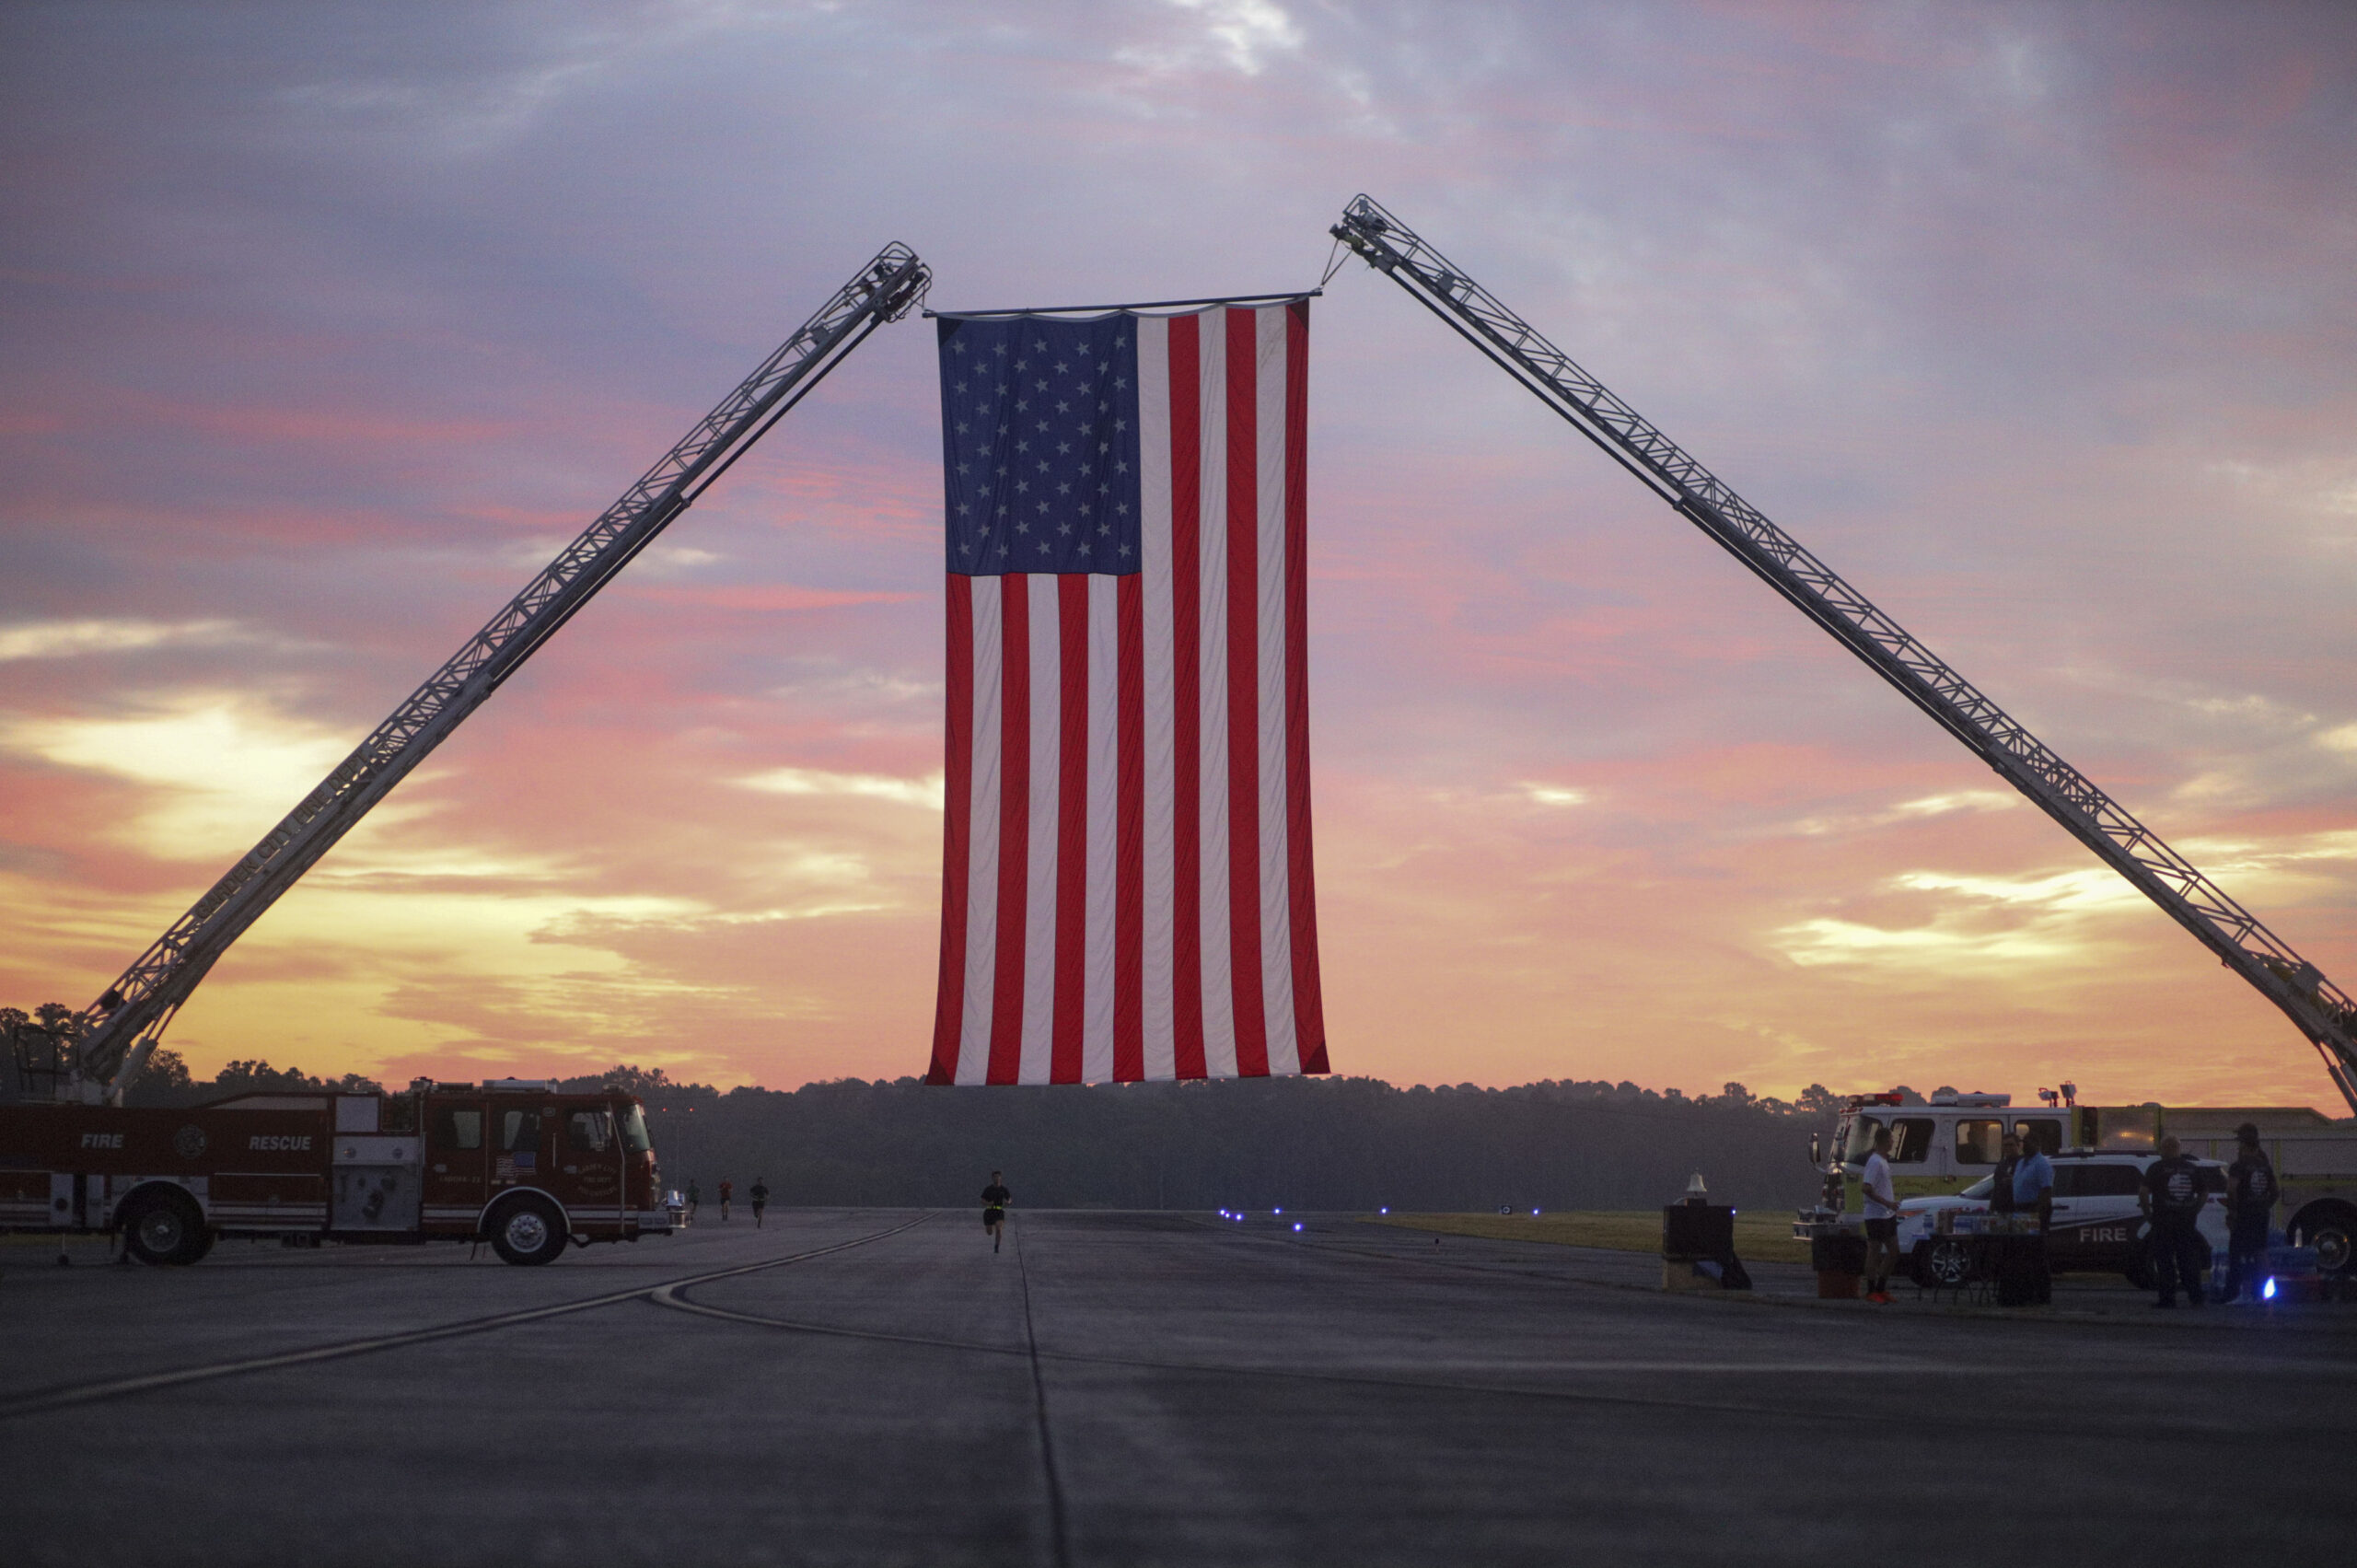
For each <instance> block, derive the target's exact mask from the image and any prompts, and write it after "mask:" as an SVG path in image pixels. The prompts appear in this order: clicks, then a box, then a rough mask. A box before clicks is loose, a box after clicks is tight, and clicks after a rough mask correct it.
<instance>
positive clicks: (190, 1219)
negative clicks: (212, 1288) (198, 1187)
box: [122, 1192, 213, 1265]
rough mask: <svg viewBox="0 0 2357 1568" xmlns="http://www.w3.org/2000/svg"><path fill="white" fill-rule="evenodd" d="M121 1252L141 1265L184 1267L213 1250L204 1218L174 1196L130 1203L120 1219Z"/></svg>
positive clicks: (165, 1194)
mask: <svg viewBox="0 0 2357 1568" xmlns="http://www.w3.org/2000/svg"><path fill="white" fill-rule="evenodd" d="M122 1249H123V1250H124V1251H126V1252H128V1253H130V1254H131V1255H132V1256H133V1257H134V1258H136V1259H138V1260H140V1261H141V1262H143V1263H158V1264H173V1265H185V1264H189V1263H193V1262H195V1261H196V1260H198V1259H199V1258H202V1257H203V1256H204V1255H205V1254H206V1253H207V1252H210V1251H211V1250H212V1249H213V1237H212V1236H211V1235H209V1234H208V1233H207V1232H206V1230H205V1228H204V1216H203V1215H202V1214H198V1213H197V1212H196V1205H195V1204H193V1203H192V1202H189V1201H188V1200H187V1199H185V1198H183V1197H181V1196H180V1194H178V1193H176V1192H158V1193H155V1194H152V1195H151V1196H148V1197H145V1198H141V1199H138V1200H136V1201H135V1202H134V1205H133V1208H132V1211H131V1213H129V1214H125V1215H124V1216H123V1217H122Z"/></svg>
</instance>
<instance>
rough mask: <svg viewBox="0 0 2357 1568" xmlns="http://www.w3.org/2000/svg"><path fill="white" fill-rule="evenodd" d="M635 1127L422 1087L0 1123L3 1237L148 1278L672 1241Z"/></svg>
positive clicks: (608, 1115)
mask: <svg viewBox="0 0 2357 1568" xmlns="http://www.w3.org/2000/svg"><path fill="white" fill-rule="evenodd" d="M661 1183H662V1178H661V1172H660V1170H659V1168H658V1167H657V1166H656V1158H655V1149H654V1145H653V1144H652V1142H651V1141H650V1140H649V1139H648V1137H647V1132H646V1116H645V1111H644V1108H643V1107H642V1106H641V1105H640V1104H639V1102H638V1101H637V1099H635V1098H633V1097H632V1096H630V1095H628V1094H625V1093H623V1092H621V1091H620V1090H611V1089H609V1090H599V1091H595V1092H591V1093H586V1094H582V1093H574V1094H566V1093H561V1092H559V1091H558V1090H557V1088H556V1086H555V1085H554V1084H553V1083H551V1082H548V1081H544V1080H531V1079H516V1078H506V1079H494V1080H491V1081H488V1082H485V1083H482V1084H479V1085H478V1084H437V1083H432V1082H429V1081H426V1080H420V1081H419V1082H418V1083H416V1084H413V1085H412V1086H411V1087H410V1088H409V1090H408V1091H407V1092H405V1093H399V1094H389V1095H376V1094H357V1095H354V1094H327V1093H321V1094H255V1095H241V1096H238V1097H235V1098H228V1099H222V1100H215V1101H213V1102H211V1103H209V1104H205V1105H199V1106H192V1107H188V1108H185V1109H156V1108H137V1109H124V1108H121V1107H114V1106H91V1105H59V1104H37V1103H36V1104H16V1105H5V1106H0V1228H5V1229H8V1230H14V1231H26V1230H35V1231H51V1232H69V1233H70V1232H84V1233H87V1232H92V1231H100V1232H107V1233H116V1232H120V1233H121V1234H122V1240H123V1249H124V1251H125V1252H126V1253H127V1254H128V1255H130V1256H131V1257H134V1258H136V1259H138V1260H141V1261H142V1262H147V1263H193V1262H195V1261H197V1260H199V1259H201V1258H203V1256H204V1255H205V1253H206V1252H207V1251H208V1250H210V1249H211V1248H212V1246H213V1243H214V1241H215V1238H217V1237H273V1236H274V1237H280V1238H281V1239H282V1240H284V1241H285V1242H286V1243H287V1244H288V1245H292V1246H307V1245H308V1246H316V1245H318V1244H319V1242H321V1241H339V1242H355V1241H371V1242H422V1241H432V1240H451V1241H489V1242H490V1243H491V1245H492V1247H493V1249H494V1250H495V1251H496V1252H497V1253H498V1254H499V1256H500V1257H501V1258H503V1259H505V1260H506V1261H508V1262H510V1263H546V1262H550V1261H552V1260H554V1259H556V1258H557V1257H559V1256H560V1255H562V1254H563V1251H564V1249H565V1246H566V1244H567V1243H568V1242H572V1243H575V1244H579V1245H583V1246H586V1245H587V1244H588V1243H590V1242H593V1241H635V1240H637V1239H638V1238H639V1237H641V1236H645V1235H650V1234H651V1235H662V1234H666V1233H668V1232H669V1231H671V1230H673V1229H676V1228H678V1226H679V1208H678V1204H677V1203H676V1202H673V1201H669V1200H668V1199H667V1195H666V1194H665V1193H664V1191H663V1188H662V1184H661Z"/></svg>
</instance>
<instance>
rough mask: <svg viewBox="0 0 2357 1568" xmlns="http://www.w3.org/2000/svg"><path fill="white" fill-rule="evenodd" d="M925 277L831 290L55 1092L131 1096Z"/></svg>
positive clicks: (897, 249)
mask: <svg viewBox="0 0 2357 1568" xmlns="http://www.w3.org/2000/svg"><path fill="white" fill-rule="evenodd" d="M932 281H933V274H932V273H931V272H930V270H928V269H927V268H926V266H925V265H924V263H923V261H919V260H918V259H917V256H916V253H915V252H914V251H912V250H910V249H909V248H908V247H907V246H905V245H900V244H893V245H888V246H886V247H885V248H884V249H883V250H880V251H878V252H877V254H876V257H875V259H874V260H873V261H869V262H868V263H867V264H866V265H865V266H864V267H862V268H861V269H860V270H859V272H858V273H855V274H854V275H853V277H852V279H851V281H850V282H848V283H846V284H844V285H842V287H841V288H840V289H837V290H836V291H835V294H834V296H833V297H832V298H831V299H830V300H828V301H827V303H826V304H824V305H822V306H820V307H819V310H818V312H817V314H815V315H813V316H812V317H811V318H810V319H808V320H807V321H805V322H803V323H802V325H801V327H800V328H798V329H797V330H796V331H795V333H794V335H793V336H792V337H790V338H788V339H786V340H785V342H784V343H783V344H781V345H780V346H779V347H778V349H777V352H775V353H774V354H771V355H770V356H769V357H768V358H767V359H765V360H763V361H762V362H761V365H760V366H759V367H758V368H756V369H755V370H754V371H753V373H752V374H751V375H749V376H748V377H745V379H744V380H743V381H742V382H741V383H739V384H738V385H737V389H736V390H734V391H732V392H730V393H729V394H728V395H727V396H726V397H725V398H723V399H722V400H721V401H720V402H719V404H718V406H716V407H715V408H714V409H713V411H712V412H710V413H708V414H706V415H704V416H703V418H702V419H701V420H699V421H697V423H696V424H695V426H694V427H693V428H692V429H691V430H690V431H689V432H688V433H687V435H685V436H681V437H680V438H679V442H678V444H677V445H675V446H673V447H672V448H671V449H670V450H669V451H668V452H666V453H665V454H664V455H663V457H662V459H661V460H659V461H658V462H656V465H655V466H654V467H653V468H651V469H648V470H646V472H645V473H644V474H643V475H641V476H640V478H639V480H638V482H637V483H635V484H633V485H632V486H631V487H630V488H629V489H628V490H626V491H624V492H622V494H621V499H620V500H618V501H616V502H615V503H614V504H613V505H610V506H609V507H607V508H606V510H605V512H604V513H603V514H602V515H600V516H599V517H598V519H597V521H595V522H593V523H591V524H590V525H589V526H588V528H586V529H584V530H583V531H582V534H581V536H580V537H579V538H578V539H576V540H574V541H573V542H572V543H571V544H568V545H566V546H565V547H564V549H563V551H561V552H558V554H557V557H556V559H555V560H553V561H552V562H550V563H548V565H547V566H545V567H543V568H542V569H541V570H540V573H539V575H536V576H534V577H533V578H532V580H531V581H530V582H529V583H528V584H526V585H525V587H524V590H523V591H522V592H521V593H519V594H517V596H516V597H515V598H512V599H510V600H509V601H508V602H507V604H506V606H505V608H504V609H502V610H500V611H499V613H498V614H496V615H494V616H493V617H492V618H491V620H490V621H488V622H486V623H485V624H484V626H483V628H482V630H481V631H479V632H477V633H475V634H474V635H473V636H471V637H470V638H468V639H467V641H466V643H465V645H463V646H461V647H460V648H459V651H458V652H457V653H455V654H453V655H452V656H450V657H449V659H448V660H447V662H445V663H444V664H443V666H442V668H439V669H437V670H435V672H434V673H433V674H432V675H430V676H428V677H426V679H425V682H424V684H423V685H421V686H420V687H418V689H417V690H416V691H412V692H411V693H410V695H409V696H408V698H407V699H406V700H404V701H403V702H402V703H401V705H400V706H399V707H397V708H395V709H394V710H393V711H392V714H390V715H389V717H388V718H386V720H385V721H384V723H382V724H380V725H378V726H377V727H376V729H375V730H374V731H372V732H371V733H370V735H369V736H368V738H366V740H364V741H362V742H361V743H360V744H359V746H358V747H356V748H354V750H353V752H352V755H350V756H349V757H346V758H345V759H344V760H343V761H341V762H339V763H337V764H336V767H335V770H334V771H333V772H331V773H329V774H328V776H327V777H326V778H324V779H322V780H321V781H319V786H318V787H317V788H315V789H313V790H312V791H311V793H310V794H308V795H307V796H304V797H303V799H302V800H301V802H300V803H299V804H297V805H296V807H295V808H294V809H293V810H292V811H289V812H288V813H287V814H286V816H285V819H284V820H282V821H281V822H280V823H279V824H278V825H277V826H276V827H274V828H273V829H272V830H270V831H269V832H268V833H266V834H264V835H263V836H262V839H261V842H259V843H257V844H255V845H254V847H253V848H252V849H250V850H248V851H247V852H246V854H244V856H243V857H242V858H240V859H239V860H238V863H237V864H236V865H233V866H231V867H230V868H229V870H228V872H227V874H226V875H225V876H224V877H222V878H221V879H220V880H219V881H217V882H215V884H214V885H213V887H212V888H211V889H209V890H208V891H207V892H206V893H205V895H204V896H203V898H201V899H199V900H197V901H196V903H195V904H194V905H193V906H192V908H191V909H190V910H189V912H187V913H186V914H183V915H181V916H180V919H178V920H176V921H174V922H173V923H172V925H171V928H170V929H169V930H168V931H166V932H165V933H164V934H163V935H161V936H159V937H157V939H156V941H155V943H154V945H153V946H151V947H148V949H147V950H146V951H145V953H142V954H141V955H140V956H139V958H138V959H137V960H136V961H135V962H134V963H133V964H132V966H131V967H130V968H129V969H127V970H123V971H122V977H121V978H120V979H118V980H117V981H115V982H114V983H113V984H112V985H110V986H109V987H108V988H107V989H106V991H105V993H103V994H101V995H100V996H99V999H98V1000H97V1001H96V1002H93V1003H92V1004H91V1005H89V1006H88V1007H87V1008H86V1009H85V1010H84V1011H83V1012H82V1013H80V1014H79V1015H77V1016H75V1018H74V1019H73V1020H72V1021H71V1023H70V1025H68V1026H67V1027H66V1028H62V1029H55V1030H51V1031H47V1032H48V1033H49V1034H50V1035H51V1036H52V1040H51V1041H50V1051H51V1052H52V1054H51V1055H50V1057H49V1059H48V1063H47V1067H48V1071H47V1074H46V1075H47V1076H48V1077H50V1078H51V1079H52V1092H53V1094H54V1095H55V1098H59V1099H64V1100H69V1101H77V1102H81V1103H86V1104H98V1103H101V1102H103V1103H106V1104H112V1105H120V1104H122V1097H123V1094H124V1092H125V1091H126V1090H127V1089H128V1088H129V1087H130V1086H131V1084H132V1082H133V1080H134V1079H136V1078H137V1077H138V1076H139V1073H140V1070H141V1069H142V1068H143V1067H145V1065H146V1062H147V1058H148V1056H149V1054H150V1053H151V1052H153V1051H155V1049H156V1044H157V1040H159V1039H161V1038H162V1035H163V1032H164V1029H165V1028H166V1026H168V1024H169V1023H170V1022H171V1020H172V1016H173V1015H174V1014H175V1013H177V1012H179V1011H180V1005H181V1004H183V1003H185V1002H186V1001H187V1000H188V998H189V993H191V992H192V991H194V990H195V989H196V986H197V982H198V981H202V980H203V978H204V976H205V973H206V971H208V970H211V969H212V968H213V966H214V964H215V961H217V960H218V959H219V958H220V957H221V955H222V954H223V953H224V952H226V950H227V949H228V947H229V945H230V944H231V943H233V942H235V941H236V940H237V939H238V936H240V935H243V934H244V932H245V930H246V928H247V927H248V926H250V925H251V924H253V923H254V922H255V921H257V920H259V919H260V918H261V915H262V913H263V912H264V911H266V910H268V909H269V908H270V906H271V905H272V904H273V903H276V902H277V901H278V900H279V897H280V896H281V895H282V894H284V892H285V891H286V890H287V889H289V888H292V887H293V886H294V885H295V884H296V881H297V880H298V879H300V878H301V877H302V875H303V873H305V872H306V871H308V870H309V869H310V868H311V866H312V865H313V864H314V863H315V862H317V861H318V860H319V857H320V856H321V855H323V854H326V853H327V852H328V851H329V850H330V849H331V848H332V847H334V845H335V842H336V841H337V840H339V839H341V838H343V835H344V834H345V833H347V832H349V831H351V830H352V829H353V828H354V826H355V825H356V824H357V823H358V822H359V821H360V819H362V818H363V817H366V815H367V814H368V809H369V807H373V806H375V805H376V804H377V801H379V800H381V799H383V798H384V796H385V795H386V792H388V791H389V790H390V789H391V788H392V787H393V786H394V785H395V784H399V783H401V780H402V779H403V778H405V777H407V776H408V774H409V772H410V770H411V769H412V768H414V767H416V766H417V764H418V763H420V762H421V761H424V760H425V757H426V755H427V753H429V752H431V751H432V750H433V749H435V747H436V746H439V745H440V744H441V743H442V742H443V741H444V740H445V739H447V738H448V737H449V734H450V732H451V731H452V730H454V729H456V728H458V727H459V725H460V724H461V723H462V722H464V720H465V719H466V717H467V715H468V714H471V713H473V712H474V711H475V709H477V708H478V707H481V706H482V703H483V701H484V699H486V698H488V697H489V696H490V695H491V694H492V693H493V691H497V690H499V687H500V684H501V682H503V681H505V679H507V678H508V677H509V676H511V675H513V674H515V673H516V671H517V669H519V668H522V667H523V664H524V661H525V660H526V659H528V658H529V657H531V656H532V655H533V653H534V652H535V651H536V650H538V649H539V648H540V645H542V644H543V643H545V642H547V641H548V640H549V638H550V637H552V636H553V635H554V634H555V633H556V631H557V629H558V628H559V627H561V626H563V624H564V623H565V622H566V621H569V620H571V619H572V618H573V616H574V614H575V611H577V610H580V608H581V607H582V606H583V605H585V604H586V603H588V602H589V600H590V598H592V597H593V596H594V595H595V594H596V593H597V592H598V589H599V588H601V587H605V586H606V584H607V583H609V582H610V581H611V580H612V579H613V576H614V575H615V574H616V573H617V572H620V571H621V569H622V568H623V567H624V566H626V565H628V564H629V563H630V562H631V560H632V558H633V556H635V555H637V554H638V552H640V551H642V550H644V549H645V548H646V547H647V545H648V544H649V543H651V542H653V540H654V539H655V537H656V535H657V534H659V533H661V532H662V531H663V529H664V528H667V527H668V526H669V525H670V523H671V521H672V520H673V519H674V518H676V517H679V514H680V513H681V512H684V511H686V510H687V509H688V507H689V506H690V505H692V504H693V503H694V502H695V500H696V498H697V497H698V496H700V495H702V494H703V493H704V492H705V491H706V490H708V489H710V488H711V487H712V485H713V483H714V482H715V481H716V480H718V479H719V478H720V476H721V475H722V474H724V473H726V472H727V471H728V470H729V468H730V467H731V466H732V465H733V464H735V463H736V461H737V459H739V458H741V457H743V456H744V455H745V454H746V453H747V452H748V451H749V450H751V449H752V447H753V444H754V443H755V442H756V441H759V440H760V439H761V437H762V436H765V435H767V434H768V433H769V430H770V427H771V426H772V425H774V424H776V423H777V422H778V421H779V420H780V419H783V418H784V416H785V414H786V412H787V411H788V410H790V409H792V408H793V407H794V405H795V403H797V402H799V401H802V399H803V398H804V397H806V396H807V395H808V393H809V391H810V389H812V388H813V387H816V386H817V385H818V384H819V381H821V380H822V379H824V378H825V377H826V375H827V373H828V372H829V371H830V370H832V369H833V368H834V367H835V366H838V365H840V364H842V361H843V359H844V356H846V355H847V354H850V353H851V352H852V350H853V349H854V348H857V347H858V346H859V345H860V344H861V343H863V342H865V340H866V338H867V336H868V334H869V333H871V332H873V331H876V329H877V328H878V327H880V326H883V325H884V324H885V323H887V322H888V321H896V320H898V319H900V318H901V317H903V316H905V315H907V314H908V313H909V312H910V311H911V310H912V309H914V308H916V307H917V306H918V305H919V304H921V303H922V302H923V298H924V295H925V291H926V290H927V289H928V288H929V287H930V286H931V285H932ZM22 1032H23V1031H20V1034H21V1033H22Z"/></svg>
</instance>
